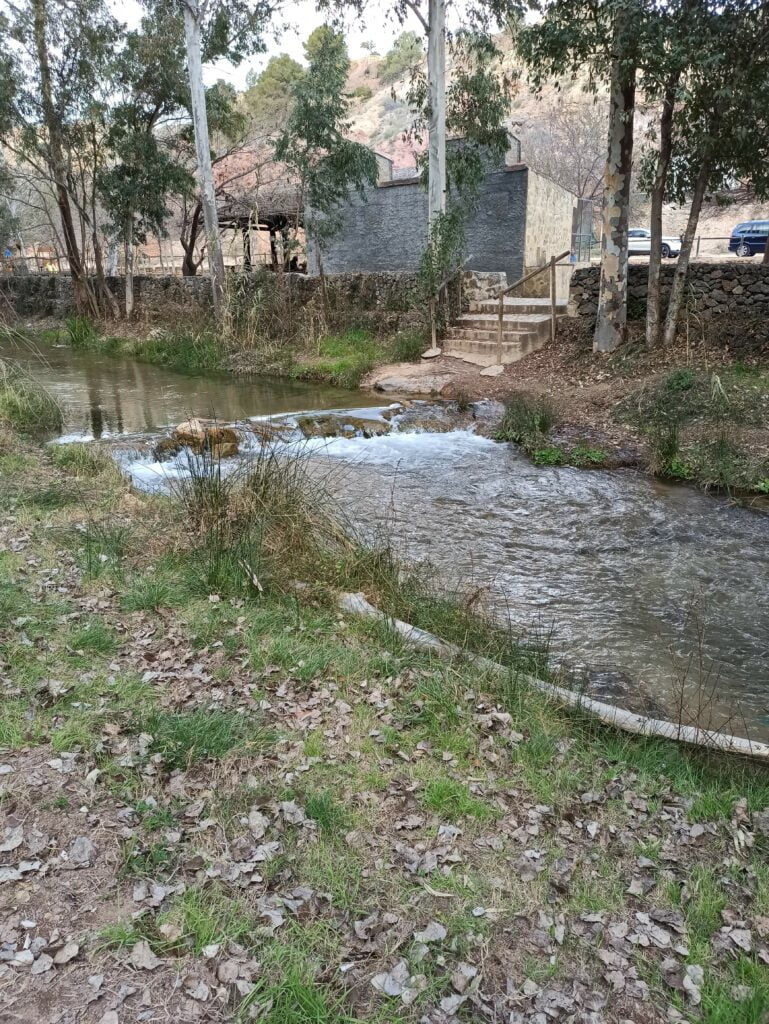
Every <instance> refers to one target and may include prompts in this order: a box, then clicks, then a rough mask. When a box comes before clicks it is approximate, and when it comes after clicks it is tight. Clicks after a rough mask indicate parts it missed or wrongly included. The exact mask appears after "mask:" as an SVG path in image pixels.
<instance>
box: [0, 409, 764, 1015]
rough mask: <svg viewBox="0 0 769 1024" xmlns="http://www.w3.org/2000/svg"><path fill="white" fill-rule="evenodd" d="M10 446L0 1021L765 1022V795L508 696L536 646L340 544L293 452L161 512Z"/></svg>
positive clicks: (692, 754) (740, 770)
mask: <svg viewBox="0 0 769 1024" xmlns="http://www.w3.org/2000/svg"><path fill="white" fill-rule="evenodd" d="M6 403H7V399H6ZM7 407H8V406H7V404H5V405H3V406H2V408H3V409H6V408H7ZM4 415H5V414H4ZM7 419H8V417H7V415H6V420H7ZM540 423H541V425H542V426H544V423H542V421H540ZM3 438H4V440H3V449H2V454H0V474H1V476H2V486H1V487H0V502H2V505H3V510H2V511H3V518H2V527H0V531H1V532H2V544H1V546H0V547H1V550H2V554H1V555H0V616H1V618H0V629H1V630H2V634H1V636H0V641H1V644H2V646H1V647H0V659H1V662H0V665H1V673H0V677H1V680H2V682H1V684H0V685H2V690H3V702H2V709H1V710H0V751H1V753H0V762H2V811H3V819H4V820H3V829H2V832H1V833H0V836H1V837H2V838H1V840H0V851H2V852H1V853H0V856H1V857H2V865H0V878H2V881H3V883H4V885H3V890H4V894H5V895H6V902H5V909H4V912H3V916H2V929H3V937H2V941H3V946H2V950H3V956H2V959H0V993H2V994H1V995H0V999H2V1000H3V1001H4V1002H5V1004H6V1008H7V1009H8V1011H9V1012H10V1013H12V1014H16V1015H19V1014H21V1015H22V1016H23V1015H26V1016H27V1018H28V1019H40V1020H42V1019H45V1018H46V1015H50V1013H51V1010H52V1008H53V1009H55V1011H56V1012H57V1013H58V1014H60V1015H62V1014H64V1015H65V1016H66V1015H69V1017H70V1018H71V1019H73V1020H74V1019H79V1020H83V1021H93V1022H95V1021H100V1020H105V1019H106V1020H113V1019H115V1018H116V1017H117V1019H119V1020H123V1019H133V1017H134V1016H135V1015H136V1014H138V1013H139V1012H140V1011H141V1012H151V1013H155V1014H156V1015H157V1014H166V1015H170V1016H172V1017H175V1018H176V1019H179V1020H199V1021H222V1020H234V1021H237V1020H242V1021H247V1020H251V1019H256V1020H259V1021H265V1022H267V1024H355V1022H359V1024H362V1022H380V1024H385V1022H387V1024H395V1022H400V1024H407V1022H416V1021H426V1022H430V1024H448V1022H458V1021H472V1020H478V1021H480V1020H488V1019H496V1020H503V1019H504V1020H510V1021H515V1022H516V1024H519V1022H521V1024H524V1022H531V1024H535V1022H539V1021H541V1020H543V1019H551V1020H556V1021H557V1020H580V1021H591V1022H601V1021H605V1022H607V1024H614V1022H617V1021H620V1020H625V1019H632V1020H636V1021H644V1022H647V1021H648V1022H660V1024H661V1022H663V1021H671V1020H681V1021H692V1022H694V1021H705V1022H708V1024H732V1022H733V1021H735V1020H740V1021H741V1022H744V1024H764V1022H765V1020H766V1017H767V1014H768V1013H769V966H767V965H768V964H769V867H767V864H768V863H769V862H768V861H767V852H769V773H767V771H766V769H764V768H763V767H761V766H760V765H757V764H755V763H748V762H744V761H740V760H735V759H731V758H726V757H715V756H706V755H704V754H702V753H700V752H698V751H696V750H691V749H687V748H684V747H680V746H677V745H675V744H672V743H664V742H659V741H651V740H644V739H639V738H634V737H630V736H628V735H625V734H622V733H619V732H615V731H614V730H611V729H608V728H605V727H599V726H597V725H596V724H595V723H594V722H593V721H591V720H589V719H587V718H585V717H583V716H581V715H580V714H576V713H574V712H568V711H566V710H564V709H563V708H561V707H559V706H558V705H556V704H553V703H552V702H551V701H549V700H548V699H547V698H546V697H544V696H543V695H541V694H537V693H534V692H532V691H530V690H528V689H527V688H526V687H525V686H524V685H523V684H522V683H521V682H520V680H519V673H520V672H521V671H523V672H526V673H534V674H538V675H540V676H545V677H549V676H550V673H551V670H550V668H549V666H548V660H547V649H546V647H545V646H543V645H542V644H540V643H539V642H537V640H536V638H526V637H516V636H514V635H512V634H511V633H510V632H509V631H508V630H503V629H501V628H500V627H499V626H497V625H495V624H494V623H493V622H492V621H490V620H489V619H488V618H487V617H486V616H485V615H484V614H483V610H482V607H480V606H479V602H478V597H477V595H469V596H465V597H462V596H461V595H456V596H455V597H454V598H453V599H451V600H449V599H447V598H445V597H443V596H440V595H439V594H437V593H436V592H435V590H434V589H433V588H432V587H430V586H429V585H428V583H427V578H428V577H429V571H422V572H418V571H417V570H415V569H412V568H409V567H408V566H403V565H399V564H398V563H397V561H396V560H395V559H394V557H393V556H392V554H391V553H390V552H389V551H388V549H387V548H386V546H378V547H373V548H372V547H369V548H365V547H362V546H361V545H359V544H358V543H356V541H355V540H354V539H353V538H352V536H351V534H350V531H349V528H348V527H347V524H345V523H344V522H343V521H342V519H341V518H340V516H339V514H338V513H337V512H336V511H335V510H334V506H333V504H332V503H331V501H330V499H329V498H328V496H327V494H326V493H325V488H324V485H323V483H322V482H319V481H318V480H317V478H316V477H315V476H314V475H310V474H308V472H307V466H306V464H305V462H304V459H303V458H302V456H301V455H294V456H292V457H290V458H287V457H285V456H278V455H276V454H275V453H274V451H271V450H267V449H265V450H264V451H263V452H261V453H257V454H256V455H255V456H254V458H253V459H252V461H251V462H250V463H248V464H246V465H245V467H244V469H243V470H242V472H241V473H240V474H234V475H225V474H223V473H222V471H221V466H219V465H217V464H216V463H215V462H213V461H209V462H208V463H206V462H205V460H204V462H203V463H200V462H195V463H191V464H190V469H191V473H190V475H189V478H188V479H187V480H186V482H185V483H183V484H180V485H179V487H178V488H177V490H176V493H175V494H174V495H172V496H171V497H159V496H149V495H141V494H136V493H134V492H132V491H131V489H130V488H129V486H128V484H127V483H126V481H125V480H124V479H123V478H122V477H121V476H120V474H119V473H118V472H117V470H116V468H115V465H114V463H113V462H112V460H111V458H110V457H109V455H108V454H107V453H106V452H104V451H103V450H101V449H99V448H98V447H97V446H95V445H87V444H72V445H66V446H52V447H45V446H41V445H40V444H39V443H35V442H33V441H32V440H30V439H29V438H27V439H23V438H21V437H19V436H18V434H14V435H11V434H9V433H6V434H4V435H3ZM339 590H361V591H363V592H364V593H365V594H366V596H367V597H368V598H369V599H370V600H372V601H373V602H374V603H376V604H378V605H379V606H380V607H382V608H383V609H384V610H385V611H387V612H389V613H391V614H394V615H397V616H399V617H401V618H403V619H405V620H407V621H410V622H412V623H414V624H416V625H419V626H422V627H423V628H426V629H429V630H431V631H433V632H435V633H437V634H439V635H441V636H443V637H445V638H446V639H450V640H453V641H455V642H456V643H458V644H459V645H460V646H465V647H467V648H468V649H470V650H473V651H477V652H481V653H484V654H487V655H490V656H491V657H493V658H495V659H496V660H498V661H502V662H503V663H504V664H506V665H507V666H508V667H509V674H508V675H507V676H506V677H504V678H503V677H499V676H494V677H493V678H492V677H486V676H484V675H483V674H480V673H479V671H478V669H476V668H473V667H472V666H471V665H469V664H468V663H467V662H466V661H464V660H463V659H462V658H461V657H457V658H456V659H455V660H454V661H453V662H450V663H447V662H445V661H436V660H434V659H433V658H432V657H431V656H430V655H429V654H425V653H417V652H415V651H414V650H412V649H410V648H409V647H408V646H406V645H404V644H403V643H402V642H401V641H400V640H399V639H398V637H397V635H395V634H394V633H392V632H391V631H390V630H388V629H387V628H386V627H385V626H383V625H382V624H380V623H375V622H368V621H363V620H357V619H350V618H346V617H344V616H343V615H341V614H340V612H339V610H338V607H337V604H336V600H335V595H336V593H337V592H338V591H339ZM30 1015H31V1017H30ZM543 1015H544V1016H543Z"/></svg>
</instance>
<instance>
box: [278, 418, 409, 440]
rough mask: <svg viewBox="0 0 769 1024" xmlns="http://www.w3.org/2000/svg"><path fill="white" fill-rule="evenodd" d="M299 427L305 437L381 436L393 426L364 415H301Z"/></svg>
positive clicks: (297, 423) (298, 421)
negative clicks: (366, 417) (369, 418)
mask: <svg viewBox="0 0 769 1024" xmlns="http://www.w3.org/2000/svg"><path fill="white" fill-rule="evenodd" d="M296 425H297V427H298V428H299V429H300V430H301V432H302V433H303V434H304V436H305V437H307V438H310V437H380V436H381V435H382V434H389V433H390V431H391V429H392V427H391V426H390V424H389V423H383V422H381V421H380V420H368V419H365V418H363V417H362V416H300V417H299V419H298V420H297V421H296Z"/></svg>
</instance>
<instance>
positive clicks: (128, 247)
mask: <svg viewBox="0 0 769 1024" xmlns="http://www.w3.org/2000/svg"><path fill="white" fill-rule="evenodd" d="M133 311H134V223H133V219H129V220H127V221H126V226H125V315H126V320H130V319H131V317H132V316H133Z"/></svg>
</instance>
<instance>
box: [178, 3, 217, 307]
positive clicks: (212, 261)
mask: <svg viewBox="0 0 769 1024" xmlns="http://www.w3.org/2000/svg"><path fill="white" fill-rule="evenodd" d="M183 3H184V33H185V39H186V44H187V70H188V73H189V80H190V100H191V107H192V123H193V126H194V129H195V153H196V155H197V161H198V179H199V182H200V199H201V204H202V207H203V223H204V224H205V228H206V243H207V248H208V267H209V271H210V274H211V293H212V297H213V303H214V315H215V317H216V319H217V322H219V323H221V321H222V320H223V318H224V312H225V310H224V293H225V286H226V281H225V276H224V257H223V256H222V247H221V244H220V240H219V218H218V216H217V213H216V191H215V189H214V172H213V167H212V166H211V144H210V141H209V136H208V115H207V113H206V91H205V89H204V87H203V64H202V57H201V41H200V35H201V33H200V5H199V2H198V0H183Z"/></svg>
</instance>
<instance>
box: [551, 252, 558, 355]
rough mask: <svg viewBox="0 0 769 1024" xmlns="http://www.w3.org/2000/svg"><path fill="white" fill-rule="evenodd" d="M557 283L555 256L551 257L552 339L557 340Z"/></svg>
mask: <svg viewBox="0 0 769 1024" xmlns="http://www.w3.org/2000/svg"><path fill="white" fill-rule="evenodd" d="M555 289H556V283H555V256H551V258H550V341H555V326H556V319H557V318H556V312H555V307H556V301H557V300H556V291H555Z"/></svg>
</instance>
